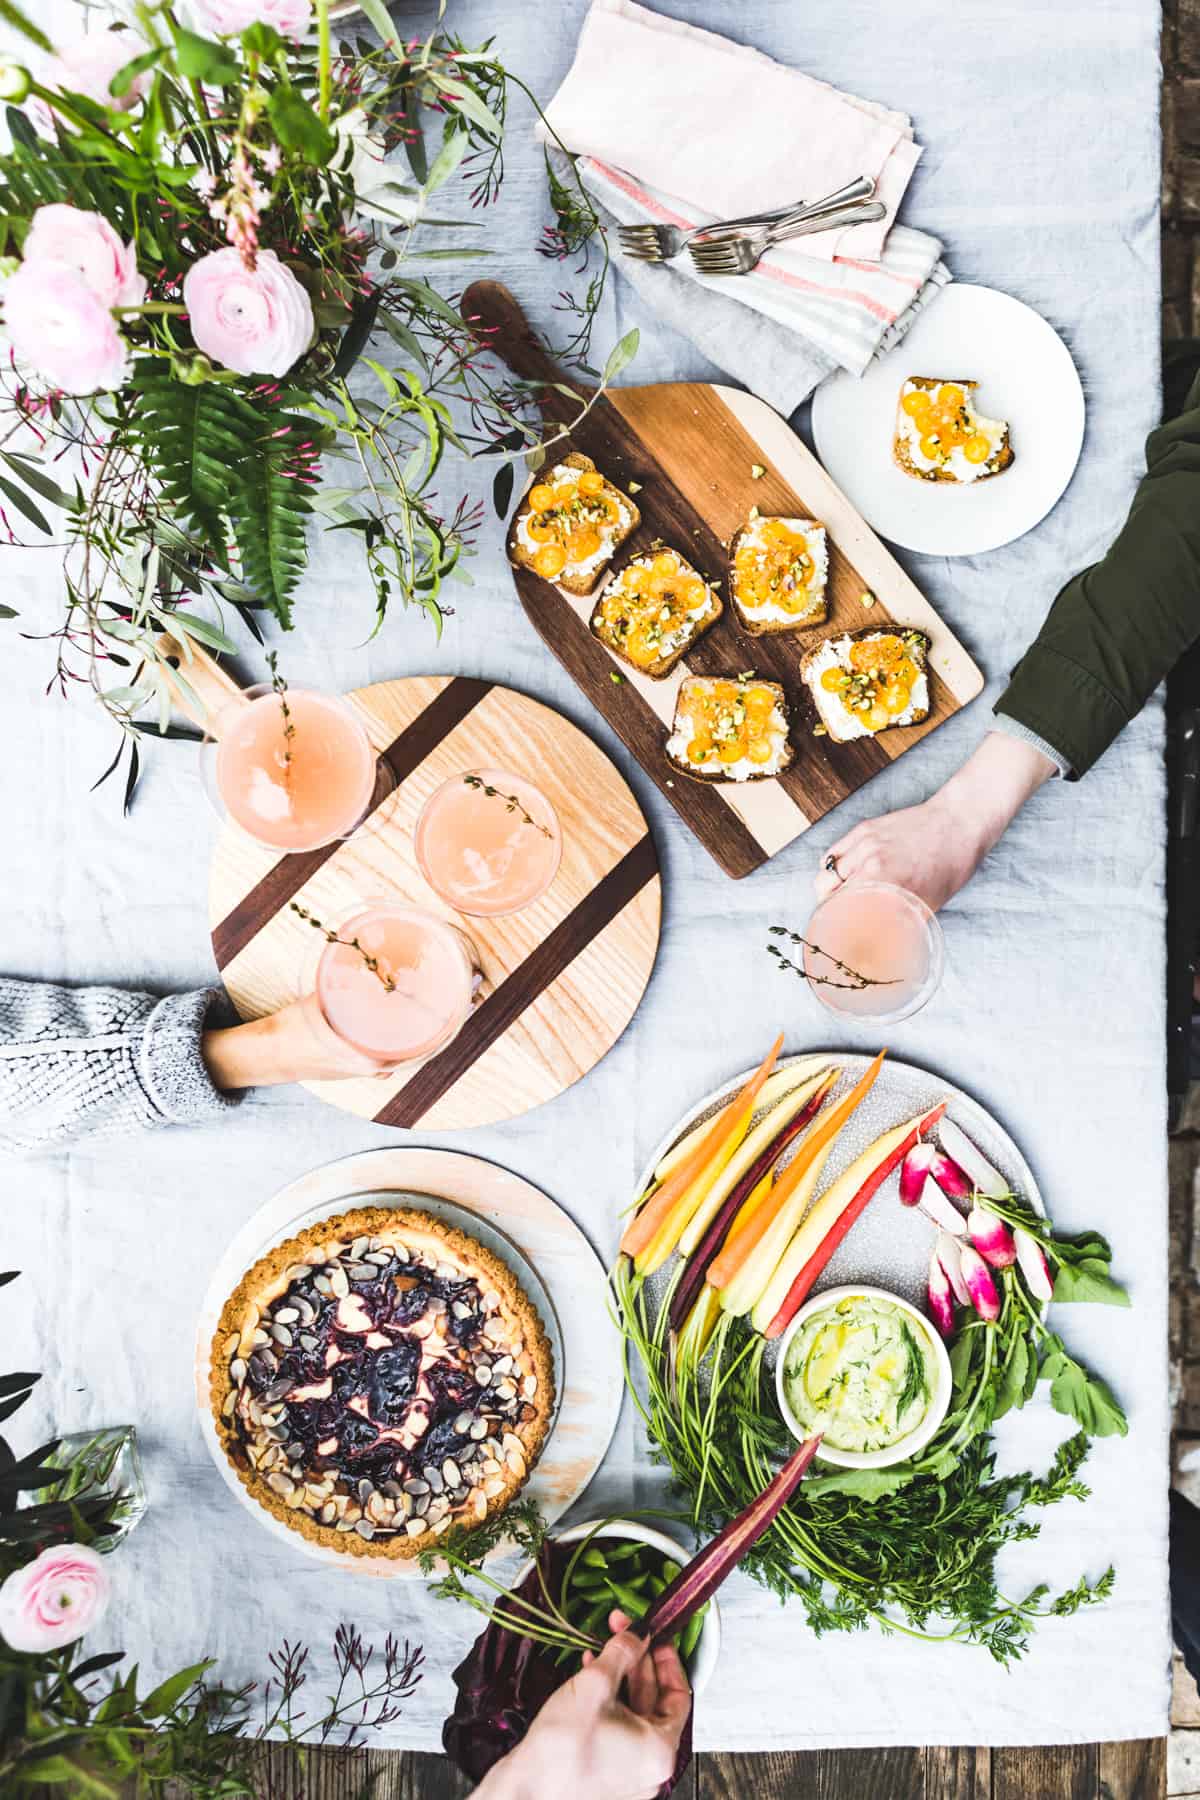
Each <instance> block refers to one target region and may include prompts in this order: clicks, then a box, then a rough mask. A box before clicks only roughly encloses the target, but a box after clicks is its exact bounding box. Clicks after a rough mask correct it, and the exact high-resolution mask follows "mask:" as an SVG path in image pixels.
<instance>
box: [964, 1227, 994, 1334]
mask: <svg viewBox="0 0 1200 1800" xmlns="http://www.w3.org/2000/svg"><path fill="white" fill-rule="evenodd" d="M959 1260H960V1261H961V1263H962V1273H963V1280H964V1281H965V1282H966V1284H967V1291H968V1293H969V1294H970V1296H971V1304H972V1306H973V1307H974V1308H975V1311H976V1312H977V1313H978V1314H979V1316H980V1318H981V1319H987V1320H988V1321H989V1322H990V1321H991V1320H993V1319H998V1318H999V1317H1000V1293H999V1290H998V1289H997V1287H996V1283H995V1282H994V1281H993V1279H992V1271H991V1270H990V1269H989V1268H988V1266H987V1264H986V1263H985V1262H984V1260H983V1258H982V1256H980V1254H979V1252H978V1250H976V1249H975V1247H974V1246H973V1245H972V1244H963V1245H962V1247H961V1249H960V1250H959Z"/></svg>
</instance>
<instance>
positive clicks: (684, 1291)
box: [667, 1081, 833, 1332]
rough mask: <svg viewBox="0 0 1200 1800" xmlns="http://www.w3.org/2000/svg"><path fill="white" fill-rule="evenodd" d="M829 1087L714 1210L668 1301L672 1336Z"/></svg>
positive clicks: (807, 1103) (808, 1104) (820, 1091)
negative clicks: (736, 1225)
mask: <svg viewBox="0 0 1200 1800" xmlns="http://www.w3.org/2000/svg"><path fill="white" fill-rule="evenodd" d="M832 1085H833V1084H832V1082H831V1081H824V1082H822V1084H821V1086H820V1087H819V1088H818V1089H817V1091H816V1093H815V1094H813V1095H812V1097H811V1099H809V1100H806V1101H805V1103H804V1105H803V1106H802V1107H801V1108H800V1111H799V1112H798V1113H797V1114H796V1116H795V1118H794V1119H789V1120H788V1122H787V1124H786V1125H784V1126H783V1127H782V1128H781V1129H780V1131H779V1132H778V1134H777V1135H776V1136H775V1137H773V1138H772V1139H771V1142H770V1143H769V1144H768V1145H767V1147H766V1149H765V1150H763V1151H761V1152H760V1153H759V1155H758V1156H756V1157H755V1159H754V1161H753V1162H752V1163H751V1165H750V1167H749V1168H748V1169H747V1170H746V1173H745V1174H744V1175H743V1176H742V1178H741V1180H740V1181H737V1182H735V1183H734V1185H733V1187H732V1188H730V1190H729V1193H728V1194H727V1196H726V1197H725V1199H724V1200H723V1201H722V1202H721V1205H720V1206H719V1207H718V1208H717V1210H716V1212H715V1213H714V1215H713V1220H712V1223H711V1225H710V1226H709V1228H708V1230H707V1231H706V1232H705V1233H704V1236H703V1237H702V1238H701V1239H700V1242H699V1243H698V1244H697V1245H696V1248H695V1250H694V1251H693V1253H692V1255H691V1257H690V1259H689V1261H688V1265H687V1267H686V1269H685V1270H684V1271H683V1274H682V1275H681V1277H680V1279H679V1286H678V1287H677V1288H676V1289H675V1293H674V1296H673V1298H672V1300H671V1310H670V1312H669V1314H668V1315H667V1317H668V1320H669V1323H670V1327H671V1330H672V1332H678V1331H682V1330H683V1327H684V1326H685V1325H686V1324H687V1319H688V1314H689V1313H690V1312H691V1310H692V1307H693V1306H694V1305H695V1303H696V1300H697V1298H698V1297H699V1293H700V1289H701V1288H702V1287H703V1286H704V1277H705V1276H706V1275H707V1274H708V1270H709V1265H710V1264H711V1262H712V1260H713V1258H714V1257H715V1256H716V1254H717V1251H718V1250H719V1249H720V1248H721V1245H722V1244H723V1243H724V1242H725V1234H726V1232H727V1231H728V1230H729V1227H730V1226H731V1225H732V1224H733V1221H734V1220H735V1219H736V1218H737V1215H738V1213H739V1212H740V1211H741V1210H742V1207H743V1206H744V1205H745V1203H746V1201H747V1200H748V1199H749V1198H750V1196H751V1194H752V1193H753V1192H754V1190H755V1188H756V1187H757V1186H758V1184H759V1182H760V1181H761V1180H762V1178H763V1176H764V1175H765V1174H766V1173H767V1171H768V1170H769V1169H772V1168H773V1167H774V1166H775V1164H776V1163H777V1162H778V1160H779V1158H780V1157H781V1156H782V1155H783V1153H784V1151H785V1150H786V1149H787V1147H788V1145H789V1144H790V1143H791V1142H792V1140H793V1139H794V1138H798V1137H799V1136H800V1133H801V1132H802V1131H803V1130H804V1129H805V1127H806V1126H808V1125H811V1123H812V1121H813V1119H814V1118H815V1117H816V1115H817V1113H818V1112H819V1111H820V1110H821V1106H822V1104H823V1102H824V1100H825V1096H826V1094H827V1093H828V1092H829V1089H830V1087H831V1086H832Z"/></svg>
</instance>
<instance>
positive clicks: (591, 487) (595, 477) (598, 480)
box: [578, 469, 604, 494]
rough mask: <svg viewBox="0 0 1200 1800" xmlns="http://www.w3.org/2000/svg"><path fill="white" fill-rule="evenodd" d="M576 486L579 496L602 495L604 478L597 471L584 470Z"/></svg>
mask: <svg viewBox="0 0 1200 1800" xmlns="http://www.w3.org/2000/svg"><path fill="white" fill-rule="evenodd" d="M578 486H579V491H580V493H581V494H602V493H603V492H604V477H603V475H601V473H600V471H599V469H585V470H584V471H583V474H582V475H581V476H580V477H579V483H578Z"/></svg>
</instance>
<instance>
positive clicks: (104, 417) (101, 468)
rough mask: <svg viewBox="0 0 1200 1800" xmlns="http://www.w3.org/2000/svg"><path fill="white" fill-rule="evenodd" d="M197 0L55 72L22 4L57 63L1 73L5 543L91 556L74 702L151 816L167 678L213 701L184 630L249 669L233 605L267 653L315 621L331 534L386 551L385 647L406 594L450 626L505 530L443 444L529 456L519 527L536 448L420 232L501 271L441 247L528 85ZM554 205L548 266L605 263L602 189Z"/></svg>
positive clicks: (485, 196) (484, 63)
mask: <svg viewBox="0 0 1200 1800" xmlns="http://www.w3.org/2000/svg"><path fill="white" fill-rule="evenodd" d="M185 3H186V11H185V10H184V7H182V6H176V5H174V4H171V3H169V0H135V3H134V4H133V6H132V11H131V15H130V22H129V24H128V26H123V27H117V26H114V27H113V28H112V29H109V30H104V29H100V30H94V31H93V32H92V34H91V35H90V36H88V37H85V38H83V39H82V40H81V41H80V42H79V43H77V44H74V45H66V46H62V47H60V48H59V50H58V51H57V53H55V48H54V46H52V45H51V43H50V41H49V39H48V38H47V37H46V35H45V33H44V32H43V31H42V29H41V27H40V26H39V25H37V24H36V23H35V22H34V21H33V19H31V18H29V17H27V16H25V15H24V14H23V13H21V12H20V11H19V10H18V9H17V8H16V7H15V6H14V5H11V4H9V0H5V5H4V7H3V15H4V17H5V18H6V20H8V21H9V22H10V23H11V24H15V25H16V26H17V27H18V28H19V29H20V30H21V31H23V33H24V37H25V39H26V40H27V41H28V43H29V45H30V52H29V63H30V65H31V66H30V67H28V68H27V67H26V66H25V65H24V64H23V63H20V62H17V61H14V60H10V61H8V62H7V63H5V64H3V65H0V97H3V98H6V99H7V100H8V101H9V102H10V104H9V106H8V112H7V118H8V125H9V130H10V134H11V138H12V146H11V149H10V150H9V151H8V152H7V153H6V154H4V155H0V214H2V215H3V217H2V230H3V242H2V243H0V257H2V261H0V277H2V278H3V288H2V292H0V306H2V310H3V329H4V334H5V336H6V337H7V339H8V345H7V347H6V351H5V354H4V355H3V359H2V362H0V530H2V531H4V532H5V533H6V534H7V537H8V541H9V542H10V543H13V544H16V543H18V542H19V541H20V539H19V536H18V533H19V532H23V531H25V529H26V527H27V526H32V527H33V528H34V529H35V530H37V531H38V532H40V533H43V534H44V535H45V537H47V538H49V539H50V540H51V541H52V542H53V543H55V544H57V545H58V546H59V547H60V548H61V549H62V550H63V551H64V552H65V555H64V579H65V597H64V614H63V617H62V620H61V622H60V623H58V624H57V625H56V627H55V628H54V629H53V630H52V631H51V632H50V633H48V634H47V635H49V636H50V637H51V638H52V639H53V641H54V642H55V644H56V651H57V662H56V668H55V673H54V677H53V678H52V685H57V687H58V688H59V689H60V690H61V691H62V692H64V693H65V692H66V691H67V688H68V685H69V684H70V683H71V682H74V681H78V682H83V683H85V684H87V685H89V686H90V687H91V688H92V689H93V691H94V692H95V693H96V695H97V696H98V697H99V699H100V700H101V702H102V703H103V705H104V706H105V707H106V708H107V710H108V712H109V713H110V714H111V715H112V717H113V718H114V719H115V720H116V721H117V723H118V724H119V725H120V726H121V728H122V732H123V737H122V742H121V746H120V748H119V750H118V756H117V758H116V759H115V760H114V764H113V765H112V766H113V767H115V766H116V763H117V762H119V760H120V757H121V754H122V753H123V751H124V749H125V747H126V746H128V747H129V749H130V763H129V779H128V781H127V794H128V792H129V791H131V789H132V784H133V781H134V780H135V779H136V771H137V752H136V733H137V732H138V731H145V730H147V729H149V730H154V729H156V728H157V729H158V730H160V731H162V732H165V731H166V730H167V729H168V717H169V710H170V687H169V685H168V676H169V675H170V676H171V678H172V679H173V680H174V681H175V682H176V684H177V685H178V686H179V687H182V688H183V689H184V690H185V693H186V690H187V670H186V666H185V667H184V668H183V669H182V670H181V671H179V672H177V673H176V672H174V671H168V670H167V669H166V668H165V667H164V664H163V662H162V652H161V651H160V649H159V648H158V643H159V639H160V638H161V636H162V634H163V633H164V631H169V632H170V634H171V635H172V636H173V637H174V638H175V639H176V640H178V641H179V642H181V643H183V645H184V647H185V653H186V649H187V644H188V640H189V639H195V640H197V641H199V642H200V643H203V644H205V645H207V646H209V647H211V648H216V649H227V648H232V645H231V644H230V642H229V639H228V637H227V635H226V633H225V632H224V630H223V629H222V627H221V624H220V616H221V612H220V609H221V607H222V605H225V606H232V607H234V608H236V609H237V610H238V611H239V613H240V614H241V615H242V617H243V619H244V620H245V622H246V623H247V624H248V625H249V626H250V627H251V629H253V630H254V631H255V633H256V635H259V636H261V632H260V631H259V627H258V625H257V621H256V617H255V614H256V611H258V610H259V609H266V610H267V611H269V612H270V613H271V614H273V615H274V617H275V618H276V619H277V620H278V621H279V623H280V624H281V625H283V626H285V627H286V626H289V625H290V624H291V622H292V611H293V603H294V600H295V597H296V590H297V585H298V582H299V580H300V577H301V575H302V573H303V570H304V567H305V560H306V533H307V532H308V529H309V527H310V523H311V520H312V516H313V515H314V514H317V515H320V516H321V517H322V518H323V519H324V522H325V524H326V526H327V528H329V529H332V530H336V531H341V532H345V533H348V534H349V535H350V537H351V538H352V539H353V540H354V541H355V542H356V543H357V544H358V546H359V548H360V550H361V553H362V555H363V558H364V560H365V567H366V572H367V575H368V576H369V579H370V582H371V586H372V589H373V593H374V601H375V624H376V628H377V627H378V624H379V622H381V621H382V619H383V616H384V613H385V611H386V609H387V607H388V605H389V603H391V602H394V601H396V600H399V601H400V602H402V603H403V604H404V605H406V606H409V605H415V606H419V607H421V608H424V610H425V611H426V612H427V613H428V614H429V615H430V617H431V618H432V619H433V621H434V623H435V625H437V626H439V627H440V624H441V620H442V617H443V613H444V611H445V599H444V584H445V583H446V582H447V581H448V580H449V579H450V578H451V577H453V576H455V575H461V574H462V571H461V569H460V560H461V558H462V557H463V555H464V552H465V551H466V550H467V549H469V546H470V539H471V534H472V529H473V527H474V526H475V525H477V523H478V514H477V509H473V508H469V507H468V506H467V505H466V503H465V502H459V503H458V504H457V506H456V507H454V508H452V509H450V510H449V511H447V510H444V509H443V508H442V506H441V505H440V504H439V502H438V500H437V497H436V495H435V493H434V491H433V485H432V484H433V481H434V476H435V472H436V470H437V468H438V465H439V461H440V459H441V456H442V453H443V450H444V448H445V447H446V446H447V445H448V444H450V445H456V446H457V447H459V448H460V449H463V450H465V451H466V452H467V453H468V454H475V453H478V452H479V451H482V450H488V451H490V452H492V453H493V454H498V455H499V456H501V457H502V458H507V459H508V462H507V464H505V465H504V466H502V468H501V470H500V477H501V478H500V479H499V480H498V483H497V497H498V504H500V505H503V504H504V502H506V500H507V497H508V495H509V493H511V488H512V471H511V461H512V459H513V458H515V457H517V456H520V455H522V454H524V453H526V452H527V451H529V450H530V449H531V448H533V449H534V454H535V455H536V448H535V447H536V445H537V443H538V439H539V436H540V433H539V431H538V429H537V428H536V427H535V426H534V425H533V424H532V423H530V422H529V421H528V419H527V417H526V416H525V415H526V406H525V401H526V400H527V398H528V395H527V392H525V391H524V390H523V389H522V386H521V384H519V383H516V384H514V383H512V382H511V380H510V379H509V378H508V377H503V378H501V377H500V376H499V375H498V373H497V372H496V371H495V370H494V369H493V368H492V367H491V366H490V365H489V363H488V360H487V358H486V355H484V354H483V353H482V352H483V349H484V346H482V345H481V342H480V339H479V337H478V336H477V334H476V333H475V332H473V331H472V329H471V321H470V320H468V319H464V318H463V317H462V316H461V314H460V312H459V311H458V310H457V308H456V306H455V305H454V304H453V303H452V300H451V299H449V298H447V297H446V296H444V295H443V294H441V293H439V292H438V291H437V289H436V288H435V287H434V286H432V285H431V283H430V281H429V280H428V279H427V278H425V277H424V276H423V275H420V274H418V273H415V272H414V271H413V268H412V264H411V261H410V259H411V257H412V254H413V241H414V239H415V238H416V237H417V236H418V234H420V236H421V241H422V250H421V256H422V260H423V261H424V262H427V261H428V260H429V259H430V258H435V259H436V258H453V257H470V256H473V255H476V254H478V250H477V249H469V248H463V247H461V245H460V244H447V243H446V242H445V241H444V239H445V231H446V228H447V227H448V226H452V225H460V226H461V225H463V224H464V223H465V224H467V225H468V226H473V228H474V229H475V230H476V231H477V230H478V218H479V214H478V213H477V212H476V213H475V214H474V216H473V219H471V220H467V221H463V220H451V219H444V218H440V217H435V216H434V214H433V212H432V211H431V205H430V203H431V201H432V199H433V196H434V195H435V194H437V193H438V192H439V190H442V189H445V188H446V187H447V184H448V183H450V182H451V180H452V179H454V180H455V181H456V182H457V183H459V184H460V187H463V188H465V190H466V192H467V195H468V197H469V199H470V202H471V207H472V208H476V209H477V208H479V207H482V206H484V205H485V204H486V203H487V202H488V201H490V200H491V199H493V198H494V197H495V194H496V191H497V189H498V186H499V183H500V180H501V176H502V171H503V148H502V145H503V135H504V119H505V110H506V104H507V100H508V97H509V94H510V91H511V90H512V89H513V88H514V87H515V88H518V89H520V91H521V92H522V93H527V90H526V89H524V87H523V84H522V83H520V82H519V81H518V80H517V79H516V78H515V77H513V76H511V75H510V74H509V73H508V72H507V71H506V70H505V69H504V68H503V67H502V65H501V64H500V63H499V62H498V61H497V60H496V58H495V57H494V56H493V55H492V53H491V50H490V48H489V47H488V46H486V45H485V46H483V47H482V48H476V49H470V48H468V47H467V46H465V45H464V44H463V43H461V42H460V41H459V40H458V39H457V38H456V37H454V36H453V35H452V34H451V33H449V32H447V31H444V30H437V31H435V32H434V33H433V34H432V35H431V36H430V37H429V38H428V39H425V40H417V39H413V40H411V41H409V42H406V43H401V42H400V41H399V40H398V39H397V36H396V33H395V28H394V27H393V25H392V22H391V20H390V18H389V17H388V14H387V12H386V10H385V9H384V6H383V4H382V0H365V4H364V6H363V11H364V13H365V14H366V16H367V19H368V20H369V22H370V24H371V25H372V26H373V27H374V29H375V31H376V32H377V34H378V35H379V37H380V38H381V40H382V42H381V43H380V44H379V45H375V44H373V43H372V42H371V41H369V40H368V39H367V38H365V37H361V36H360V37H358V38H356V40H355V41H354V42H353V43H349V42H338V43H337V44H335V43H334V42H333V40H332V36H331V27H330V21H329V0H185ZM529 97H530V98H531V99H532V96H529ZM393 152H394V155H393V154H392V153H393ZM550 192H551V199H552V202H553V205H554V209H555V213H556V217H557V221H558V222H557V224H556V226H555V227H553V228H552V230H551V231H550V233H549V234H548V238H547V239H546V240H544V242H543V244H542V245H541V246H540V248H541V249H542V250H543V252H544V253H550V254H554V255H558V256H563V255H566V254H570V253H573V252H576V251H579V252H582V254H583V256H584V258H585V259H586V256H587V250H588V243H589V240H590V239H591V237H592V236H593V234H594V233H595V232H596V229H597V220H596V216H595V213H594V211H593V210H592V208H591V206H590V204H589V203H588V202H587V200H586V197H585V196H584V194H583V190H582V189H581V188H580V187H579V186H578V184H577V183H572V181H571V176H570V173H569V172H568V174H567V176H566V177H565V178H564V177H563V176H562V175H561V174H555V173H553V172H551V174H550ZM468 210H470V209H468ZM439 232H440V233H441V234H442V237H441V240H439V235H438V234H439ZM604 263H605V266H606V264H607V256H606V255H605V257H604ZM602 278H603V270H601V272H600V274H599V275H593V277H592V279H591V280H590V282H589V285H588V291H587V297H586V300H585V301H584V302H583V303H582V304H581V305H580V306H579V307H578V309H577V310H578V314H579V320H578V326H579V328H578V329H577V330H576V332H575V335H574V339H573V344H574V349H575V351H576V352H577V356H578V359H579V360H580V361H581V362H582V361H583V359H584V358H585V357H586V354H587V346H588V337H589V327H590V323H591V319H592V317H593V316H594V312H595V308H596V305H597V303H598V299H599V288H600V283H601V281H602ZM380 344H382V345H383V346H384V348H383V349H382V350H380V349H378V348H377V347H376V348H375V352H374V353H372V347H373V345H374V346H378V345H380ZM618 352H619V353H620V355H619V357H618V358H617V361H616V363H615V364H614V359H613V358H610V365H609V369H608V370H606V375H608V374H611V373H613V372H615V367H617V366H620V364H621V363H622V362H623V361H624V360H626V358H627V356H628V354H629V353H630V347H629V346H628V345H621V346H618ZM614 356H615V357H616V356H617V353H616V352H615V353H614ZM352 374H353V380H352ZM47 506H49V507H51V508H55V509H57V511H58V514H59V519H60V522H59V523H57V524H56V525H54V526H52V525H51V523H50V521H49V520H48V518H47V516H46V512H45V510H44V508H46V507H47ZM205 600H207V601H209V602H210V603H212V604H210V605H209V606H208V607H207V608H204V607H203V606H202V604H201V603H202V602H203V601H205ZM0 616H7V617H16V616H17V615H16V613H15V612H14V610H13V609H12V608H10V607H5V608H3V609H0ZM147 707H150V708H151V709H152V717H151V720H150V722H149V724H147V722H146V721H145V719H144V718H142V717H139V716H138V715H140V714H143V713H144V711H145V709H146V708H147ZM155 707H156V708H157V718H156V719H155V718H154V716H153V709H154V708H155Z"/></svg>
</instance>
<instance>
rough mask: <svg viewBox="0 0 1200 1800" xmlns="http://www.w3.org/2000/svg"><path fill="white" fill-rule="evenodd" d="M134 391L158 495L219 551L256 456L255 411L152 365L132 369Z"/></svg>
mask: <svg viewBox="0 0 1200 1800" xmlns="http://www.w3.org/2000/svg"><path fill="white" fill-rule="evenodd" d="M134 385H135V395H136V397H135V402H134V429H135V431H136V432H137V435H138V437H139V439H140V440H141V443H142V445H143V446H144V450H145V455H146V459H147V461H148V463H149V465H150V468H151V469H152V471H153V473H154V475H155V477H156V479H157V481H158V482H159V485H160V486H161V488H162V491H163V494H164V495H165V497H166V498H167V500H169V501H170V503H171V505H172V506H173V507H174V508H175V510H176V511H177V512H178V513H179V515H180V517H181V519H182V520H183V521H184V522H185V523H186V524H187V525H189V526H190V527H191V528H192V529H193V530H194V531H196V532H197V533H198V534H199V535H201V536H202V537H204V538H206V539H207V540H208V542H209V543H210V544H212V545H213V547H214V549H216V550H217V551H218V552H221V553H223V552H224V550H225V548H226V545H227V543H228V536H229V533H228V529H227V527H226V523H225V521H226V520H227V519H229V518H230V517H231V515H232V513H233V511H234V506H235V496H236V494H237V492H238V490H239V487H240V486H241V484H242V482H243V481H244V480H245V479H246V475H247V471H248V470H249V469H251V467H252V465H253V464H254V462H255V459H256V457H257V456H258V454H259V445H260V442H261V438H262V432H263V416H262V412H261V410H260V409H259V408H258V407H256V406H254V405H253V404H252V403H251V402H250V401H249V400H246V399H244V398H243V396H242V395H241V394H238V393H235V392H234V391H233V390H232V389H231V388H228V387H223V386H219V385H217V384H216V383H213V382H204V383H202V384H201V385H199V386H197V387H189V386H187V385H186V384H185V383H183V382H181V381H179V380H177V379H176V378H175V377H174V376H173V375H172V374H170V372H169V371H168V370H167V369H165V368H163V367H162V366H161V365H159V364H156V363H153V362H144V361H143V362H139V363H138V364H137V365H136V366H135V369H134Z"/></svg>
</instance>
